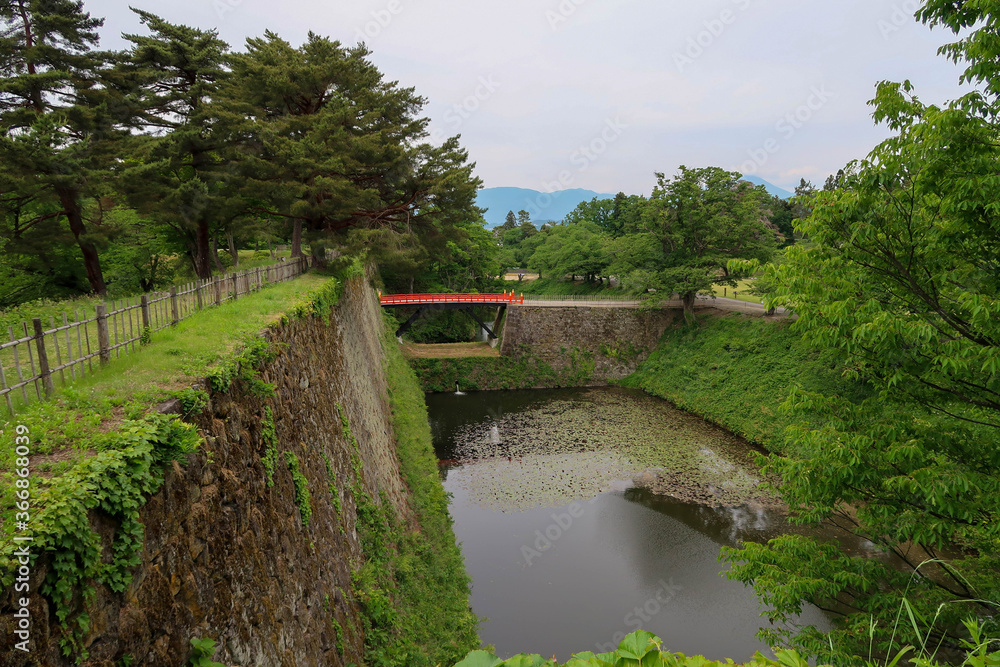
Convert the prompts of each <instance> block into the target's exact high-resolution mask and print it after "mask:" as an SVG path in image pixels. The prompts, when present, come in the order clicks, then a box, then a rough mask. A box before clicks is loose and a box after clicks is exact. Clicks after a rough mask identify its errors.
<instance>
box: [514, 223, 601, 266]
mask: <svg viewBox="0 0 1000 667" xmlns="http://www.w3.org/2000/svg"><path fill="white" fill-rule="evenodd" d="M540 237H542V239H543V240H542V242H541V243H540V245H538V247H537V248H536V249H535V250H534V252H533V253H532V255H531V257H530V258H529V260H528V266H529V268H531V269H534V270H537V271H538V272H539V273H540V274H545V275H549V276H552V277H556V278H559V277H562V276H567V275H568V276H571V277H575V276H583V277H584V278H585V279H586V280H594V279H596V278H597V277H599V276H603V275H604V274H605V269H607V267H608V264H609V263H610V257H609V255H608V250H607V247H606V237H605V235H604V233H603V232H602V231H601V228H600V227H598V226H597V225H596V224H594V223H592V222H578V223H575V224H563V225H556V226H555V227H552V228H551V229H549V230H546V231H545V232H544V233H543V234H540Z"/></svg>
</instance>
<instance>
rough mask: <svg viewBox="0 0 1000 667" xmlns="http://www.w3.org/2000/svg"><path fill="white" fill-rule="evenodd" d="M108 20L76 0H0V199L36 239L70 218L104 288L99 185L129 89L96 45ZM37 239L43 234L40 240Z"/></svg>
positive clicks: (15, 234)
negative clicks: (120, 93) (111, 75)
mask: <svg viewBox="0 0 1000 667" xmlns="http://www.w3.org/2000/svg"><path fill="white" fill-rule="evenodd" d="M102 24H103V20H102V19H95V18H92V17H91V16H90V15H89V14H87V13H86V12H84V10H83V3H82V2H74V1H72V0H8V1H7V2H0V77H2V78H3V85H2V88H0V199H2V206H3V222H4V225H3V226H4V229H5V235H6V236H7V237H8V238H9V239H10V241H11V243H12V245H13V246H14V247H17V246H19V245H21V244H24V243H31V242H32V239H31V236H32V235H36V236H37V235H38V234H39V233H40V232H41V231H42V230H43V229H44V230H46V232H45V235H46V236H48V235H49V234H51V233H53V232H54V231H56V230H53V229H52V223H53V221H58V222H59V224H62V223H63V221H65V223H66V224H68V226H69V231H70V234H71V236H72V239H73V241H74V242H75V243H76V245H77V246H78V248H79V251H80V253H81V256H82V259H83V264H84V267H85V269H86V274H87V279H88V281H89V284H90V289H91V290H92V291H93V292H95V293H97V294H102V295H103V294H105V293H106V286H105V283H104V274H103V272H102V270H101V262H100V257H99V254H98V244H99V243H100V241H101V235H100V234H99V233H95V231H99V227H100V223H101V214H102V210H101V207H100V206H99V205H95V204H94V202H96V201H98V200H99V197H100V195H101V194H103V193H102V191H101V188H102V187H105V184H106V183H107V182H108V175H109V174H108V170H109V166H110V165H111V164H112V161H113V153H112V151H113V150H114V147H115V146H116V145H117V141H118V139H120V137H121V131H120V129H119V128H118V125H117V123H118V121H120V119H121V115H120V114H119V112H121V110H122V106H121V102H122V98H120V97H116V95H115V87H114V86H113V85H112V83H111V81H110V80H109V79H108V78H107V76H106V75H107V74H108V65H109V62H110V59H111V56H110V54H107V53H104V52H98V51H95V50H94V48H95V47H96V46H97V44H98V39H99V38H98V34H97V29H98V28H99V27H100V26H101V25H102ZM35 240H36V241H37V239H35Z"/></svg>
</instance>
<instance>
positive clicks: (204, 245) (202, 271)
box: [191, 222, 222, 280]
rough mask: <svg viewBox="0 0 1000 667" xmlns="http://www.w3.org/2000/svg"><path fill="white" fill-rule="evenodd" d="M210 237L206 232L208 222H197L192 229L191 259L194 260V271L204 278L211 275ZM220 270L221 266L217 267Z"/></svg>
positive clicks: (211, 248)
mask: <svg viewBox="0 0 1000 667" xmlns="http://www.w3.org/2000/svg"><path fill="white" fill-rule="evenodd" d="M212 241H214V239H212V238H211V237H210V236H209V233H208V223H207V222H199V223H197V226H196V227H195V229H194V244H193V245H194V248H193V252H192V254H191V261H192V262H194V273H195V275H196V276H198V277H199V278H201V279H202V280H205V279H206V278H211V277H212V263H211V262H212V259H211V254H212V250H213V247H212ZM219 271H220V272H221V271H222V268H221V267H220V268H219Z"/></svg>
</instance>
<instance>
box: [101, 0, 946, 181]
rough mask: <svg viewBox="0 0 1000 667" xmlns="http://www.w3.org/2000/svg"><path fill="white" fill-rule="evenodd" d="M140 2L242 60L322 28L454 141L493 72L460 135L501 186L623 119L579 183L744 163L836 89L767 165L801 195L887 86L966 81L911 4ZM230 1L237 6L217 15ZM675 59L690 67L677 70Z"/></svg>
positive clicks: (120, 26)
mask: <svg viewBox="0 0 1000 667" xmlns="http://www.w3.org/2000/svg"><path fill="white" fill-rule="evenodd" d="M134 1H135V3H136V4H137V6H139V7H142V8H144V9H148V10H150V11H153V12H157V13H161V14H163V15H164V17H165V18H167V19H168V20H171V21H175V22H182V23H186V24H189V25H196V26H199V27H204V28H208V27H218V28H219V31H220V34H221V36H222V37H223V38H224V39H227V40H229V41H230V43H231V44H233V45H234V48H237V49H238V48H241V45H242V43H243V41H244V39H245V38H246V37H248V36H256V35H259V34H261V33H263V32H264V30H266V29H270V30H274V31H276V32H278V33H279V34H281V35H282V36H283V37H285V38H286V39H288V40H289V41H291V42H293V43H298V42H301V41H302V40H303V39H304V38H305V36H306V34H307V33H308V32H309V31H310V30H311V31H314V32H317V33H319V34H323V35H328V36H330V37H333V38H335V39H340V40H342V41H343V42H345V43H349V44H353V43H355V42H357V41H358V40H359V39H361V38H363V39H364V40H365V41H366V43H368V45H369V46H370V47H371V48H372V49H373V51H374V54H373V60H374V61H375V63H376V64H377V65H378V66H379V67H380V68H381V69H382V70H383V71H384V72H385V73H386V75H387V76H388V77H389V78H390V79H393V80H399V81H400V82H401V84H403V85H406V86H414V87H416V89H417V91H418V93H420V94H421V95H423V96H425V97H427V98H428V99H429V101H430V102H429V104H428V106H427V107H426V109H425V112H426V113H427V115H428V116H429V117H430V118H431V120H432V124H431V126H432V128H439V129H441V130H442V131H448V130H454V129H456V128H455V127H454V125H455V123H454V114H455V113H456V112H455V105H463V104H464V103H465V102H466V101H467V100H469V99H470V96H475V95H476V90H477V88H478V87H479V86H480V85H481V80H482V78H483V77H487V78H493V79H495V80H496V81H498V82H500V84H501V85H500V86H499V88H498V89H497V90H496V91H495V92H493V93H491V94H490V95H489V96H488V97H486V98H484V99H480V100H479V101H478V104H477V105H476V109H475V110H474V111H473V112H472V113H469V114H468V115H467V117H463V118H462V119H461V120H462V122H461V123H460V125H459V127H458V128H457V130H458V131H460V132H461V134H462V137H463V143H464V144H465V145H466V146H467V147H468V148H469V150H470V153H471V155H472V156H473V158H474V159H475V160H476V161H477V162H478V174H479V175H480V176H481V177H482V178H484V180H485V181H486V184H487V185H488V186H503V185H507V186H523V187H538V186H539V183H540V182H541V181H544V180H545V179H547V178H550V177H551V175H552V174H553V173H558V172H559V170H560V169H561V168H563V167H562V166H561V165H565V161H566V159H567V156H569V155H571V154H572V153H573V151H575V150H577V149H578V147H579V146H580V144H581V142H585V141H588V140H589V139H590V137H592V136H593V133H594V132H595V131H599V128H600V127H601V124H602V123H603V122H604V121H605V120H606V119H607V118H609V117H615V116H621V117H622V118H623V119H627V122H628V124H629V129H628V131H627V132H625V133H624V134H623V135H622V137H621V139H620V141H619V142H618V143H617V144H616V145H615V147H614V149H613V150H611V149H609V150H608V151H607V152H606V153H605V154H603V156H602V158H601V160H600V161H595V163H594V164H593V165H592V166H591V167H590V168H589V169H587V170H586V171H584V172H581V173H579V174H577V181H576V182H575V184H574V187H586V188H590V189H594V190H598V191H611V192H614V191H618V190H625V191H626V192H646V191H648V188H649V187H650V186H651V182H652V181H651V176H650V175H651V174H652V172H653V171H656V170H666V171H672V170H673V169H675V168H676V165H678V164H681V163H684V164H689V165H694V164H698V165H706V164H718V165H719V166H732V165H733V164H739V163H740V162H741V161H743V160H746V157H745V156H746V154H747V151H752V150H755V148H757V147H758V146H760V145H762V143H761V142H763V141H766V140H767V138H768V137H770V136H772V135H774V134H775V132H776V130H775V126H776V124H777V123H779V122H780V120H781V119H782V118H784V117H785V116H786V114H788V113H789V112H790V111H792V112H794V110H795V109H797V108H798V107H799V106H801V105H802V104H803V103H804V100H806V99H807V98H808V96H809V94H810V90H811V89H812V87H814V86H826V87H827V88H828V89H829V90H831V91H835V92H836V96H835V98H834V99H831V100H830V101H828V102H827V103H826V104H825V105H824V107H823V109H822V110H821V112H817V113H816V114H815V118H813V119H811V122H810V124H809V126H808V127H804V128H801V131H797V132H796V133H795V135H794V136H792V137H790V138H787V139H785V141H784V142H783V144H782V147H781V150H780V151H777V152H775V153H774V154H773V155H771V156H770V158H769V159H768V161H767V163H766V165H764V166H762V167H761V170H760V171H759V172H758V175H760V176H762V177H763V178H767V179H769V180H770V179H772V178H773V179H775V181H776V184H778V185H783V186H786V187H787V186H789V185H795V184H796V183H797V179H798V178H799V177H801V176H800V175H802V174H807V175H808V176H807V177H812V178H813V179H814V180H821V177H820V176H819V175H820V174H824V175H823V176H822V178H825V174H827V173H831V172H835V171H836V170H837V169H838V168H840V167H841V166H843V164H844V163H845V162H846V161H848V160H850V159H853V158H861V157H864V155H865V154H866V153H867V152H868V151H869V150H870V149H871V148H872V147H873V146H874V143H875V142H877V141H878V140H879V139H880V138H881V137H883V136H884V134H885V133H884V131H883V130H878V129H875V128H873V127H872V121H871V118H870V113H871V109H870V108H869V107H868V106H867V105H866V102H867V101H868V99H870V98H871V97H872V96H873V94H874V86H875V84H876V83H877V82H878V81H879V80H881V79H890V80H900V79H902V78H911V79H913V80H914V82H915V83H916V85H917V86H918V92H919V93H921V96H922V97H923V98H926V99H928V100H945V99H949V98H952V97H955V96H957V94H958V92H959V88H958V87H957V72H958V70H957V69H956V67H955V66H954V65H953V64H951V63H948V62H947V61H945V60H944V59H942V58H940V57H939V56H937V55H936V54H935V52H936V49H937V47H938V46H939V45H940V44H941V43H944V42H945V41H947V40H948V39H949V35H948V34H947V33H945V32H943V31H933V32H932V31H931V30H929V29H928V28H926V27H924V26H921V25H919V24H917V23H916V22H915V21H914V20H912V19H911V18H909V17H908V14H909V13H912V12H910V11H909V10H910V4H912V3H913V2H914V0H844V1H843V2H839V3H802V2H799V1H798V0H769V1H767V2H764V0H706V1H703V2H698V3H682V2H662V0H619V1H617V2H613V3H612V2H598V1H597V0H507V1H506V2H503V3H498V2H495V1H493V0H467V1H466V2H461V3H456V2H454V1H453V0H364V1H362V2H348V1H347V0H323V1H319V0H286V1H285V2H283V3H281V5H280V8H279V7H278V5H275V4H274V3H271V2H265V1H264V0H174V1H173V2H171V3H169V4H165V3H162V2H153V1H152V0H134ZM219 2H224V3H228V5H227V6H228V7H229V8H230V9H229V10H228V11H225V12H222V13H220V12H219V11H218V3H219ZM87 9H88V10H89V11H91V12H92V13H93V14H94V15H96V16H106V17H107V24H106V29H105V31H104V34H105V35H106V37H105V45H106V46H112V47H114V46H118V45H120V43H121V41H120V39H118V38H116V36H115V35H116V34H117V33H120V32H121V31H128V32H141V30H142V28H141V27H140V26H139V25H138V24H137V22H136V21H135V18H134V16H133V15H132V13H131V12H129V11H128V10H127V8H125V6H124V5H123V4H121V3H119V2H117V1H114V2H113V1H112V0H91V1H90V2H87ZM553 15H555V16H557V17H558V20H556V21H554V20H553ZM886 26H889V27H890V28H891V30H889V29H887V28H886ZM692 44H694V45H695V47H696V48H691V45H692ZM689 49H690V50H689ZM695 53H697V57H693V58H691V57H690V54H695ZM678 54H682V55H684V56H685V57H688V58H690V60H691V61H692V62H690V63H688V64H686V65H685V66H684V67H682V68H679V67H678V64H677V55H678ZM449 114H451V115H449ZM595 128H597V130H595Z"/></svg>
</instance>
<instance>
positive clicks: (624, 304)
mask: <svg viewBox="0 0 1000 667" xmlns="http://www.w3.org/2000/svg"><path fill="white" fill-rule="evenodd" d="M524 305H525V306H532V307H543V308H573V307H580V308H639V307H640V306H641V305H642V303H641V302H640V301H611V300H600V299H593V300H584V299H579V300H576V299H572V300H571V299H567V300H558V301H557V300H548V299H546V300H537V301H536V300H534V299H530V300H529V298H528V297H525V299H524ZM664 306H665V307H667V308H681V307H682V306H683V303H682V302H681V301H680V299H673V300H670V301H667V302H666V303H665V304H664ZM513 307H515V308H516V307H519V305H518V304H513ZM695 308H696V309H697V308H717V309H719V310H729V311H734V312H741V313H755V314H761V315H762V314H764V306H763V305H761V304H759V303H750V302H748V301H739V300H737V299H727V298H725V297H721V296H719V297H710V296H704V297H698V300H697V302H696V303H695ZM775 314H777V315H787V312H786V311H785V309H784V308H778V309H777V311H776V313H775Z"/></svg>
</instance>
